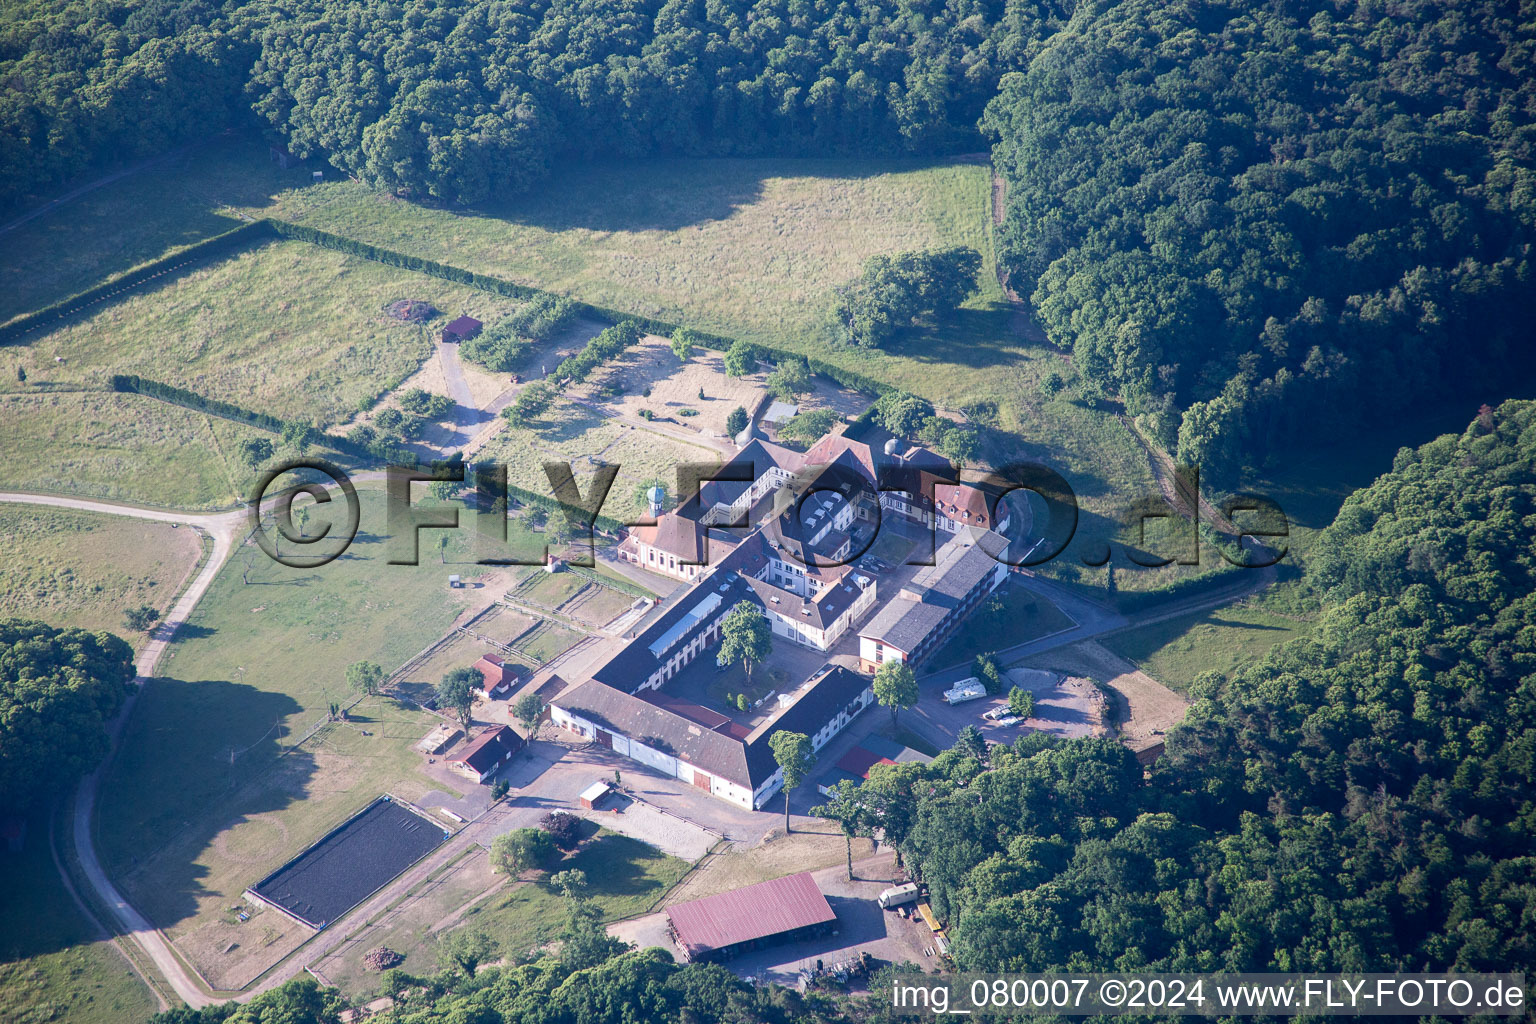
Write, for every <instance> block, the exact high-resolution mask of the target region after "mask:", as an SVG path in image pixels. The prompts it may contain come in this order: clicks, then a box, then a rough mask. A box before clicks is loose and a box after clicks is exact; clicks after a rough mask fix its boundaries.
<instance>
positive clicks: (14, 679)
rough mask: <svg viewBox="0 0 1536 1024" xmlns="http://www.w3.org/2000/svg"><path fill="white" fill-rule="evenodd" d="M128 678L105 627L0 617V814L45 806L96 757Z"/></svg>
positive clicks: (123, 649) (129, 665) (124, 656)
mask: <svg viewBox="0 0 1536 1024" xmlns="http://www.w3.org/2000/svg"><path fill="white" fill-rule="evenodd" d="M132 681H133V651H132V649H131V648H129V646H128V645H127V644H126V643H124V642H123V641H122V640H121V639H120V638H118V637H115V636H113V635H112V634H110V633H88V632H86V631H85V630H82V629H56V628H54V627H53V626H49V625H45V624H44V623H41V622H33V621H30V620H26V619H0V814H7V813H15V812H19V811H28V810H32V809H35V808H37V807H45V806H47V804H48V801H49V800H51V799H53V798H54V797H56V796H58V795H59V794H60V793H63V792H66V791H67V790H68V789H69V787H70V786H72V785H74V784H75V782H76V781H77V780H78V779H79V778H80V777H81V776H82V775H84V774H85V773H86V772H89V771H91V770H92V769H93V768H95V767H96V765H97V764H99V763H100V762H101V759H102V758H103V757H105V756H106V753H107V747H108V743H107V723H108V722H110V721H112V719H113V718H114V717H115V716H116V715H117V712H118V710H119V709H120V708H121V707H122V706H123V701H124V699H125V698H126V697H127V696H128V687H129V684H130V683H131V682H132Z"/></svg>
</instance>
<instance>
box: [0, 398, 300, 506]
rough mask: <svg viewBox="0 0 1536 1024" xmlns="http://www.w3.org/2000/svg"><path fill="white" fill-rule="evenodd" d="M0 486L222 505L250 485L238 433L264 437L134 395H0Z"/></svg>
mask: <svg viewBox="0 0 1536 1024" xmlns="http://www.w3.org/2000/svg"><path fill="white" fill-rule="evenodd" d="M0 428H3V429H0V459H3V465H4V468H3V469H0V488H14V489H17V490H28V491H47V492H51V493H55V494H69V495H76V496H79V497H89V498H112V499H117V500H120V501H128V502H138V503H142V504H147V505H160V506H170V507H174V508H219V507H224V508H227V507H229V506H230V505H233V504H234V503H235V502H236V500H237V499H239V498H240V497H242V496H244V495H245V494H246V493H247V492H248V491H249V489H250V485H251V483H252V480H251V473H250V469H249V468H248V467H247V466H246V465H245V464H244V463H243V462H241V461H240V459H239V457H238V455H237V445H238V444H239V442H240V441H241V440H242V439H243V438H248V437H265V438H267V439H268V440H272V441H276V438H275V437H274V436H273V435H272V434H268V433H266V432H265V431H261V430H257V429H255V428H254V427H247V426H245V425H244V424H240V423H234V422H231V421H229V420H223V419H218V418H217V417H213V416H208V415H205V414H203V413H198V412H193V411H192V410H190V409H183V408H181V407H179V406H174V405H167V404H166V403H164V402H160V401H157V400H156V399H153V398H145V397H143V396H141V395H124V394H114V393H112V392H102V391H59V392H51V393H44V392H38V393H36V394H15V393H11V394H0Z"/></svg>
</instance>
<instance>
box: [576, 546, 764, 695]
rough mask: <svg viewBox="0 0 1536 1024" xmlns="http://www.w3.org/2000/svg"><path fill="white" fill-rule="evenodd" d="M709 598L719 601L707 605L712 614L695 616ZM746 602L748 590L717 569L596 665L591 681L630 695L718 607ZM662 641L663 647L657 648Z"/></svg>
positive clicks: (730, 574)
mask: <svg viewBox="0 0 1536 1024" xmlns="http://www.w3.org/2000/svg"><path fill="white" fill-rule="evenodd" d="M732 554H733V555H734V554H735V552H732ZM728 557H729V556H728ZM711 596H717V597H718V598H719V601H718V603H715V602H711V603H714V604H715V607H714V609H713V612H712V614H708V615H703V616H698V615H695V612H696V611H698V609H699V607H700V605H701V604H703V603H704V602H706V601H709V599H710V598H711ZM750 600H752V588H751V587H749V586H747V584H746V583H745V582H743V581H742V579H741V577H740V576H739V575H738V574H737V573H734V572H724V571H720V570H717V571H715V572H713V573H711V574H710V575H709V576H707V577H705V578H704V579H703V580H701V581H699V582H698V583H696V584H694V585H693V586H691V587H687V588H685V589H683V590H681V591H680V592H679V594H678V596H677V597H675V598H673V599H672V600H671V601H670V603H668V604H667V605H666V606H665V608H664V610H663V611H662V613H661V614H660V615H659V616H657V617H656V618H655V619H654V620H653V621H652V622H651V624H650V625H649V626H647V627H645V629H644V630H642V631H641V633H640V635H639V636H637V637H635V638H634V639H633V640H631V641H629V642H628V643H626V644H625V645H624V646H623V647H622V648H621V649H620V650H619V651H618V652H617V653H616V654H614V656H613V657H611V658H609V659H608V660H607V661H606V662H604V663H603V664H602V665H601V666H599V667H598V668H597V670H596V671H594V672H593V673H592V678H593V679H596V680H599V681H601V682H604V683H607V684H608V685H610V686H614V687H618V688H619V689H621V690H623V691H624V692H625V693H630V692H632V691H634V689H635V688H636V687H638V686H639V685H640V684H641V683H643V682H645V680H646V679H647V678H649V677H650V675H651V673H653V672H655V671H656V667H657V666H658V665H660V664H661V663H662V662H663V661H665V660H666V659H668V658H670V657H671V656H672V652H673V651H675V649H676V648H677V647H678V646H679V645H681V644H686V643H688V642H690V641H691V639H692V637H693V636H694V635H696V633H697V632H698V631H699V630H700V629H703V628H704V625H705V623H707V622H709V621H711V620H712V619H713V617H714V616H716V615H719V614H720V613H721V609H722V608H724V609H727V610H728V609H729V608H731V607H733V606H734V605H735V604H736V603H737V602H738V601H750ZM685 620H686V621H685ZM679 627H680V628H679ZM663 641H665V643H664V645H663V646H659V647H658V645H662V644H663ZM652 648H657V649H656V650H652Z"/></svg>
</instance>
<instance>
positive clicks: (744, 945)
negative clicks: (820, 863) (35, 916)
mask: <svg viewBox="0 0 1536 1024" xmlns="http://www.w3.org/2000/svg"><path fill="white" fill-rule="evenodd" d="M666 913H667V921H668V924H669V926H670V929H671V932H672V937H673V939H674V940H675V941H676V942H677V947H678V949H680V950H681V951H682V953H683V956H685V957H686V958H687V959H689V960H724V959H729V958H730V957H732V956H735V955H736V954H738V953H742V952H745V951H747V950H749V949H756V948H758V947H759V946H765V945H770V944H773V943H777V942H795V941H798V940H800V939H808V938H812V937H814V936H817V935H825V934H827V933H829V932H830V931H831V930H832V928H833V926H834V925H835V924H836V923H837V915H836V914H834V913H833V912H832V906H831V904H829V903H828V902H827V898H826V897H825V896H823V895H822V894H821V890H820V889H819V888H817V887H816V880H815V879H814V878H812V877H811V873H810V872H809V871H802V872H800V873H799V874H798V875H787V876H785V877H784V878H774V879H770V880H769V881H766V882H759V883H757V884H756V885H749V886H746V887H745V888H742V889H732V890H731V891H729V892H722V893H718V894H716V895H714V896H706V897H704V898H703V899H699V900H692V901H690V902H688V903H679V904H677V905H676V906H672V907H668V908H667V912H666Z"/></svg>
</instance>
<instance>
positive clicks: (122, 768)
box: [98, 489, 489, 968]
mask: <svg viewBox="0 0 1536 1024" xmlns="http://www.w3.org/2000/svg"><path fill="white" fill-rule="evenodd" d="M362 500H363V508H362V511H363V516H362V531H363V532H362V533H361V534H360V535H359V538H358V542H357V543H355V544H354V546H353V547H352V548H351V550H350V551H349V552H348V553H347V554H345V555H344V556H342V557H341V558H339V559H337V560H336V561H334V562H331V563H330V564H328V565H325V566H322V567H319V568H315V569H308V570H301V569H289V568H286V567H284V566H281V565H279V564H277V563H275V562H273V561H271V560H270V559H268V558H267V557H266V556H265V555H264V554H262V553H261V552H260V551H259V550H257V549H255V548H254V547H247V548H245V549H242V550H241V551H239V552H237V553H236V554H235V555H234V556H233V557H232V559H231V561H230V562H229V564H228V565H227V566H226V567H225V568H224V569H223V571H222V572H221V573H220V574H219V576H218V578H217V579H216V580H215V582H214V584H213V586H212V587H211V588H210V589H209V591H208V594H207V595H206V596H205V597H204V599H203V601H202V603H201V604H200V605H199V606H198V609H197V612H196V614H195V615H194V616H193V617H192V619H191V620H190V621H189V622H188V623H187V624H186V625H185V626H184V627H183V628H182V630H181V633H180V636H181V639H180V640H179V641H178V642H177V643H176V645H175V646H174V647H173V648H172V651H171V652H170V654H169V656H168V658H167V660H165V661H163V662H162V668H161V677H160V678H157V679H155V680H153V681H152V682H151V683H149V684H148V685H147V686H146V687H145V690H144V692H143V694H142V696H141V697H140V700H139V704H138V706H137V707H136V708H135V709H134V714H133V718H132V719H131V720H130V722H129V725H128V729H127V732H126V734H125V737H124V741H123V746H122V750H121V752H120V754H119V755H118V757H117V758H116V760H115V761H114V762H113V765H112V768H111V770H110V773H109V775H108V777H107V778H106V780H105V781H104V783H103V787H102V795H101V800H100V803H99V805H98V807H99V809H98V828H99V840H98V841H99V849H100V851H101V854H102V858H103V861H104V862H105V863H106V865H107V866H108V870H109V871H110V872H111V873H112V875H113V877H114V878H115V879H116V880H117V881H118V882H119V884H121V885H123V886H124V887H125V889H126V890H127V892H128V893H129V895H130V898H132V899H133V900H134V902H135V905H137V906H138V907H139V908H140V909H141V910H142V911H144V912H145V913H146V914H147V915H148V916H149V917H150V919H151V920H153V921H155V922H156V923H157V924H159V925H161V926H162V927H165V928H167V929H168V930H169V932H170V934H171V935H172V936H173V938H176V939H177V940H178V942H183V941H185V945H184V946H183V948H190V949H192V950H193V954H192V955H194V957H198V956H201V957H202V959H201V960H200V966H204V967H210V966H211V967H214V968H216V967H217V966H218V965H217V964H210V960H209V956H210V954H208V953H207V952H206V951H208V950H213V951H214V954H217V950H219V949H222V948H223V946H224V945H225V944H227V943H225V942H224V941H223V940H224V939H225V938H228V940H229V941H241V940H240V939H239V938H238V937H237V936H230V935H226V931H225V930H221V929H230V928H236V927H237V926H235V925H232V924H229V923H228V922H221V914H223V912H224V911H226V910H227V909H228V907H229V906H230V905H232V903H234V902H238V900H239V894H240V892H241V891H242V890H243V889H244V888H245V887H246V886H248V885H250V884H252V883H254V882H255V881H257V880H259V879H260V878H261V877H263V876H264V875H265V874H266V873H267V872H269V871H270V870H272V869H273V868H275V867H276V866H277V865H278V864H280V863H282V862H283V861H284V860H286V859H287V858H288V857H290V856H292V855H293V854H294V853H296V852H298V851H299V850H300V849H302V848H303V847H304V846H305V845H307V844H308V843H310V842H312V841H313V840H314V839H316V838H318V837H319V836H320V835H321V834H323V833H324V832H325V831H326V830H327V829H329V828H330V827H331V826H333V825H334V824H336V823H337V822H339V821H341V820H342V819H344V818H345V817H346V816H347V815H348V814H350V813H352V812H353V811H355V810H357V809H358V808H360V807H361V806H363V805H364V804H365V803H367V802H368V801H369V800H371V799H372V798H373V797H375V796H377V795H378V794H379V793H381V792H384V791H386V790H388V791H391V792H394V793H396V794H397V795H399V796H401V797H403V798H405V799H416V798H419V797H420V796H421V795H423V794H424V793H425V792H426V791H427V790H429V789H431V788H434V787H435V786H436V783H434V782H433V781H432V780H430V779H428V778H427V777H426V776H424V775H422V774H420V773H419V772H418V770H417V769H418V768H419V766H420V765H421V761H420V759H419V757H418V756H417V755H416V754H415V753H414V752H413V751H411V749H410V747H411V745H412V744H413V743H415V742H416V741H417V740H418V739H420V738H421V737H422V736H423V735H425V734H426V732H427V731H428V729H429V728H430V727H431V725H432V724H433V722H434V721H435V719H434V718H432V717H431V716H429V715H427V714H425V713H423V712H419V711H416V710H413V709H407V708H404V707H401V706H399V705H396V704H395V703H394V702H393V701H392V700H389V699H387V698H371V699H369V700H367V701H365V702H364V703H363V704H362V705H360V706H359V707H357V708H356V709H354V713H353V716H354V720H353V721H352V722H350V723H337V724H333V725H328V726H326V727H324V728H323V729H322V730H321V731H320V733H319V734H318V735H316V736H315V737H314V738H312V739H310V740H308V741H307V742H303V743H299V742H298V741H299V739H300V737H301V736H302V735H303V734H304V733H305V732H306V731H307V730H308V729H309V728H310V727H311V726H313V725H315V724H317V723H319V722H322V721H323V720H324V719H325V717H326V714H327V710H328V708H329V705H330V704H331V703H332V702H335V703H338V704H343V705H345V704H346V703H347V702H348V701H350V700H351V698H352V697H353V696H354V694H353V693H352V691H351V690H350V689H349V688H348V686H347V683H346V679H345V672H346V668H347V666H348V665H349V664H351V663H352V662H354V661H358V660H363V659H367V660H371V661H375V662H377V663H379V664H380V665H382V666H383V667H384V668H385V670H386V672H388V671H391V670H393V669H395V668H396V667H398V666H399V665H400V664H402V663H403V662H405V661H406V660H407V659H408V658H410V657H411V656H412V655H414V654H415V653H416V652H417V651H419V650H421V649H422V648H424V647H426V646H427V644H429V643H430V642H431V641H433V640H435V639H437V638H438V637H440V636H442V635H443V634H444V633H445V632H446V631H447V630H448V628H449V627H450V625H451V624H452V623H453V622H454V621H455V620H456V619H459V618H461V617H463V618H467V617H468V615H469V613H470V612H471V610H472V609H473V608H474V607H475V606H476V604H475V603H476V602H483V601H485V600H488V599H489V598H488V597H487V596H486V592H485V591H482V590H478V589H464V590H450V589H449V588H448V586H447V570H446V568H445V567H444V566H442V565H440V564H439V563H438V561H437V559H436V557H434V552H430V551H428V550H426V547H425V545H423V550H422V557H421V559H420V564H419V565H417V566H401V565H389V564H387V563H386V554H385V543H384V541H383V540H382V534H383V532H384V529H385V502H384V499H383V496H382V494H381V493H380V492H378V491H374V490H368V489H364V490H363V491H362ZM317 518H318V516H317ZM471 537H472V532H471V531H470V530H468V529H463V530H458V531H454V532H453V533H452V534H451V539H452V543H451V545H450V548H449V551H448V555H449V557H450V558H453V557H455V556H456V555H458V554H459V553H460V552H461V551H466V550H468V545H469V543H470V542H471ZM285 549H286V545H285ZM246 579H248V580H249V582H245V581H246ZM364 730H366V731H367V732H368V733H370V735H364V734H363V732H364ZM215 926H217V927H215ZM214 932H216V933H217V934H216V935H214V934H212V933H214ZM246 941H247V942H248V940H246ZM198 950H201V951H204V952H202V953H198V952H196V951H198ZM238 955H241V956H243V955H245V953H244V952H241V953H240V954H238Z"/></svg>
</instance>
